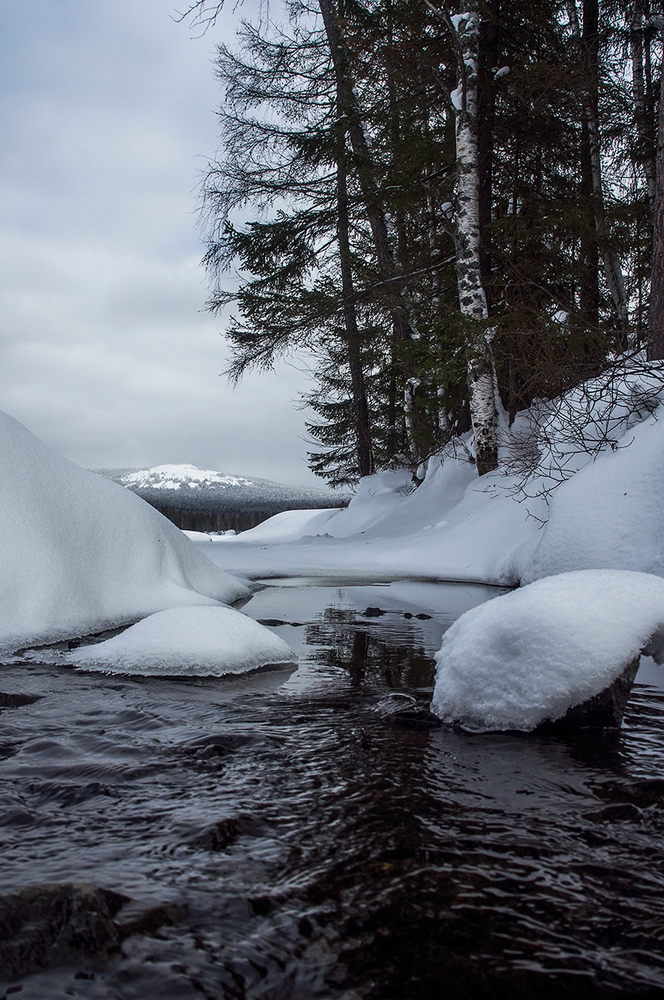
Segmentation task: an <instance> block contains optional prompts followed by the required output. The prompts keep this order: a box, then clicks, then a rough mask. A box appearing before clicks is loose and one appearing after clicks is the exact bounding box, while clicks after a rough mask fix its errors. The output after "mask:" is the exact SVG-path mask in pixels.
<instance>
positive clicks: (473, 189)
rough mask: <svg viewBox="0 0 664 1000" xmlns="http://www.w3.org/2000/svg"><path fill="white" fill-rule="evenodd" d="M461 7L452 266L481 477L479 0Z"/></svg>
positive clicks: (489, 392)
mask: <svg viewBox="0 0 664 1000" xmlns="http://www.w3.org/2000/svg"><path fill="white" fill-rule="evenodd" d="M465 7H466V13H464V14H460V15H457V16H456V18H455V19H454V27H455V30H456V33H457V37H458V41H459V50H460V61H459V86H458V88H457V90H456V91H455V92H454V94H453V95H452V102H453V105H454V109H455V113H456V162H457V213H456V268H457V285H458V289H459V305H460V309H461V313H462V315H463V316H465V317H466V318H467V320H468V330H469V336H468V341H467V345H466V358H467V378H468V391H469V397H470V415H471V420H472V425H473V434H474V437H475V455H476V460H477V472H478V474H479V475H480V476H483V475H484V474H485V473H486V472H490V471H491V470H492V469H495V468H496V467H497V465H498V411H497V406H496V380H495V372H494V366H493V358H492V356H491V350H490V347H489V343H488V340H487V335H486V329H485V325H486V320H487V319H488V310H487V301H486V295H485V292H484V288H483V286H482V280H481V265H480V214H479V187H480V185H479V162H478V148H477V66H478V57H479V13H478V0H471V2H468V3H466V4H465Z"/></svg>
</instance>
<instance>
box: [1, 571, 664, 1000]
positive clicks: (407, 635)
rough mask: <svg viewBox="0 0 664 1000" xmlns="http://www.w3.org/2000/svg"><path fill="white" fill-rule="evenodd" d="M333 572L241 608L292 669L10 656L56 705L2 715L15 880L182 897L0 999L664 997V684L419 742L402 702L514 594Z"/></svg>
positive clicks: (10, 869) (7, 864)
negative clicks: (218, 670)
mask: <svg viewBox="0 0 664 1000" xmlns="http://www.w3.org/2000/svg"><path fill="white" fill-rule="evenodd" d="M316 583H317V586H311V585H310V584H311V581H307V580H299V581H298V580H290V581H270V585H269V586H267V587H266V588H265V589H264V590H261V591H259V592H258V593H257V594H256V595H255V597H254V598H253V599H252V600H251V601H250V602H249V603H248V604H247V605H246V607H245V610H246V612H247V613H249V614H251V615H252V616H253V617H254V618H256V619H258V620H260V621H263V622H265V623H269V627H271V628H273V629H274V630H275V632H277V634H279V635H281V636H283V637H284V638H285V639H286V640H287V641H288V642H289V643H290V644H291V645H292V646H293V647H294V648H295V649H296V650H297V652H298V653H299V655H300V665H299V668H298V669H297V671H294V672H288V671H280V672H268V673H259V674H256V675H253V676H251V677H246V678H243V679H239V680H233V681H224V680H204V681H198V682H191V681H184V680H182V681H173V680H159V679H147V678H144V679H141V678H136V679H126V678H113V677H109V676H103V675H98V674H94V675H91V674H84V673H78V672H74V671H72V670H71V669H68V668H65V667H62V666H55V665H53V664H51V663H49V662H48V655H47V654H44V653H42V654H41V656H40V657H39V660H40V661H41V662H39V661H36V660H35V659H32V660H26V661H25V662H22V663H14V664H8V665H5V666H3V667H2V682H1V683H0V689H1V690H3V691H13V692H18V691H20V692H27V693H30V692H32V693H35V694H40V695H42V696H43V697H42V698H41V699H40V700H38V701H36V702H34V704H31V705H25V706H23V707H20V708H12V709H5V710H3V711H2V712H1V713H0V719H1V721H2V729H1V730H0V782H1V785H0V787H1V792H2V795H1V799H0V845H1V852H0V889H2V890H6V889H9V888H13V887H15V886H20V885H24V884H27V883H33V882H42V881H68V880H76V881H90V882H93V883H95V884H97V885H101V886H105V887H108V888H112V889H115V890H117V891H120V892H123V893H125V894H126V895H128V896H130V897H132V899H133V900H134V902H133V903H132V904H129V908H128V910H129V911H130V912H131V911H132V907H133V912H136V913H140V912H141V911H142V910H145V909H146V908H148V907H153V906H160V907H161V906H163V907H165V909H164V910H163V914H164V917H163V920H161V921H157V925H156V926H155V927H154V928H153V929H152V930H151V931H150V932H148V933H142V934H136V935H133V936H130V937H128V938H127V939H126V940H125V941H124V943H123V946H122V952H121V954H120V955H118V956H117V957H115V958H112V959H111V960H109V961H108V962H107V963H105V964H104V965H100V966H97V967H94V968H92V967H90V968H88V967H87V966H86V967H77V968H65V969H60V970H49V971H47V972H43V973H39V974H35V975H32V976H28V977H25V978H24V979H21V980H18V981H16V982H15V983H13V984H11V985H10V987H9V990H8V991H7V992H6V993H5V994H4V995H5V996H6V997H8V996H10V995H14V994H16V995H17V996H20V998H21V1000H28V998H30V1000H45V998H48V1000H50V998H51V997H54V998H55V997H61V996H62V997H64V996H68V997H69V996H71V997H85V998H100V1000H101V998H104V1000H110V998H113V1000H130V998H141V1000H146V998H149V1000H153V998H158V997H164V998H168V1000H178V998H183V1000H184V998H187V1000H189V998H191V1000H193V998H197V1000H200V998H201V997H207V998H215V1000H216V998H219V1000H221V998H232V1000H282V998H283V1000H286V998H288V1000H316V998H330V1000H356V998H372V1000H373V998H375V1000H378V998H384V1000H429V998H431V1000H434V998H436V1000H440V998H441V997H446V996H449V997H453V998H465V997H469V998H470V997H486V998H492V1000H493V998H503V997H504V998H508V997H509V998H510V1000H513V998H517V1000H518V998H531V997H533V996H537V997H538V1000H546V998H549V997H551V998H554V997H555V998H560V997H579V998H581V997H584V998H589V997H590V998H593V997H606V996H612V995H616V996H653V997H654V996H662V995H664V949H663V947H662V944H663V941H664V851H663V850H662V847H663V846H664V780H663V778H662V777H661V776H662V775H664V739H663V734H664V728H663V722H664V719H663V717H664V690H662V688H661V687H659V686H658V684H657V676H656V675H655V674H646V673H644V674H642V675H641V676H640V678H639V680H640V681H641V682H642V683H638V682H637V685H636V687H635V689H634V692H633V694H632V698H631V701H630V705H629V707H628V711H627V716H626V719H625V723H624V726H623V728H622V730H621V731H620V732H619V733H614V734H609V735H602V734H598V733H590V734H589V733H586V734H580V735H578V736H576V737H574V738H572V737H567V738H562V737H553V736H537V735H519V734H507V733H496V734H484V735H477V734H469V733H465V732H463V731H460V730H457V729H453V728H450V727H444V726H441V727H440V728H437V729H431V730H410V729H404V728H401V727H399V726H396V725H394V724H392V723H391V722H390V716H389V713H388V712H387V711H386V709H385V706H386V705H387V704H389V702H390V699H394V698H395V696H397V697H398V696H399V695H400V694H401V695H403V694H407V695H410V696H412V697H413V698H415V699H416V700H417V701H419V702H421V703H422V704H423V705H426V704H427V703H428V700H429V698H430V694H431V690H432V684H433V653H434V651H435V650H436V649H437V647H438V645H439V644H440V638H441V636H442V634H443V632H444V630H445V628H447V627H448V626H449V624H450V623H451V622H452V621H453V620H454V619H455V618H456V617H458V615H459V614H461V613H462V612H463V611H464V610H466V609H467V608H469V607H472V606H473V605H475V604H477V603H480V602H481V601H483V600H486V599H487V598H489V597H491V596H494V595H495V594H496V593H499V591H496V590H495V589H491V588H483V587H473V586H457V585H450V584H431V583H429V584H427V583H418V582H401V583H395V584H391V585H383V586H371V585H369V584H367V585H366V586H359V585H355V586H344V585H343V584H341V583H339V582H335V581H316ZM645 681H648V682H649V683H644V682H645ZM1 995H2V993H1V991H0V996H1Z"/></svg>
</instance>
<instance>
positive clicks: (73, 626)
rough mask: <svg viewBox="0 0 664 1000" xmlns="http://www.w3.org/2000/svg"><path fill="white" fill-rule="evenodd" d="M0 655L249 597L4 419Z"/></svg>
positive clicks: (160, 522)
mask: <svg viewBox="0 0 664 1000" xmlns="http://www.w3.org/2000/svg"><path fill="white" fill-rule="evenodd" d="M0 468H1V469H2V476H1V478H0V551H1V552H2V562H1V563H0V650H5V651H6V650H9V649H15V648H16V647H19V646H24V645H28V644H35V643H37V642H51V641H55V640H57V639H61V638H65V637H67V636H72V635H81V634H84V633H86V632H91V631H95V630H97V629H101V628H105V627H108V626H111V625H116V624H119V623H121V622H125V621H128V620H129V621H130V620H132V619H136V618H141V617H143V616H145V615H148V614H152V613H153V612H155V611H160V610H162V609H163V608H168V607H172V606H175V605H182V604H213V603H216V602H217V601H224V602H231V601H234V600H238V599H239V598H241V597H246V596H248V594H249V591H248V590H247V588H246V587H244V586H243V584H241V583H239V582H238V581H237V580H234V579H232V578H231V577H230V576H228V575H227V574H226V573H224V572H223V571H222V570H220V569H219V568H218V567H217V566H215V565H213V564H212V563H211V562H210V561H209V560H208V559H207V558H206V557H205V556H204V555H203V554H202V552H200V551H199V550H198V549H197V548H196V546H194V545H193V544H192V543H191V542H190V541H189V540H188V539H187V538H185V537H184V535H183V534H182V533H181V532H180V531H179V530H178V529H177V528H176V527H175V526H174V525H173V524H171V523H170V521H167V520H166V518H165V517H162V515H161V514H159V513H158V512H157V511H156V510H154V509H153V508H152V507H150V506H149V505H148V504H147V503H145V502H144V501H143V500H141V499H139V497H137V496H135V495H134V494H133V493H131V492H130V491H129V490H125V489H123V487H121V486H118V485H116V484H115V483H112V482H110V481H109V480H107V479H104V478H102V477H101V476H96V475H94V474H93V473H91V472H86V471H85V470H84V469H81V468H79V467H78V466H76V465H74V464H73V463H72V462H69V461H67V459H65V458H63V457H62V456H60V455H58V454H56V453H55V452H54V451H52V450H51V449H50V448H48V447H47V446H46V445H45V444H43V443H42V442H41V441H39V440H38V439H37V438H36V437H34V435H32V434H31V433H30V432H29V431H28V430H26V428H25V427H23V426H22V425H21V424H19V423H18V422H17V421H15V420H13V419H12V418H11V417H9V416H7V414H5V413H2V412H0Z"/></svg>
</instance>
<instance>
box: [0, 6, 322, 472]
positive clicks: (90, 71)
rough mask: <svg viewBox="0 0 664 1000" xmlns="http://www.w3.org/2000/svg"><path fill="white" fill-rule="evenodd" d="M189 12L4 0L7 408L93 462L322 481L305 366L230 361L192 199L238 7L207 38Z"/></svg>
mask: <svg viewBox="0 0 664 1000" xmlns="http://www.w3.org/2000/svg"><path fill="white" fill-rule="evenodd" d="M179 9H180V10H182V9H183V8H182V6H180V8H179ZM247 9H248V8H247V6H245V7H244V8H243V10H244V11H245V12H246V11H247ZM177 10H178V6H177V0H140V2H139V3H137V2H136V0H110V2H109V0H57V3H54V2H53V0H20V2H19V3H16V2H15V0H0V114H1V116H2V121H3V128H2V130H0V352H1V363H0V408H1V409H4V410H6V411H7V412H8V413H10V414H11V415H12V416H13V417H15V418H16V419H17V420H20V421H21V422H22V423H24V424H25V425H26V426H27V427H28V428H29V429H30V430H31V431H33V433H35V434H36V435H37V436H38V437H40V438H41V439H42V440H43V441H46V442H47V443H48V444H49V445H51V446H53V447H54V448H56V449H57V450H58V451H60V452H61V453H62V454H64V455H66V456H67V457H68V458H70V459H72V460H73V461H74V462H77V463H78V464H79V465H83V466H85V467H88V468H117V467H136V468H139V467H140V468H145V467H151V466H154V465H159V464H165V463H183V462H189V463H192V464H194V465H198V466H201V467H204V468H211V469H217V470H221V471H224V472H229V473H239V474H243V475H248V476H262V477H264V478H266V479H275V480H277V481H280V482H284V483H292V484H295V485H298V484H309V485H319V486H322V485H323V484H322V482H321V481H320V480H317V479H316V478H315V477H314V476H313V475H312V474H311V473H310V472H309V471H308V469H307V466H306V451H307V444H306V433H305V429H304V420H305V415H304V413H303V412H302V411H301V410H300V409H299V408H298V406H297V400H298V395H299V392H300V391H301V390H302V389H304V388H306V385H307V382H306V375H305V374H304V372H303V369H304V367H305V365H304V363H303V362H298V361H296V360H294V359H291V360H290V361H288V362H286V363H282V364H280V365H279V366H278V368H277V369H276V370H275V372H274V373H267V374H263V373H256V374H252V375H250V376H248V377H245V379H244V380H243V382H242V383H241V384H240V386H239V387H237V388H235V389H233V388H232V387H231V386H230V385H229V384H228V382H227V379H226V378H225V377H224V376H223V371H224V369H225V367H226V364H227V359H228V348H227V346H226V342H225V340H224V338H223V329H224V323H225V320H224V318H223V317H222V318H219V317H217V318H213V317H210V316H209V315H208V314H207V313H206V312H205V311H204V304H205V300H206V298H207V284H206V276H205V273H204V271H203V269H202V268H201V267H200V263H199V262H200V258H201V256H202V253H203V248H202V246H201V243H200V237H199V233H198V230H197V225H196V223H197V219H196V204H197V192H198V186H199V183H200V178H201V175H202V171H203V170H204V168H205V165H206V162H207V161H208V159H209V158H210V157H213V156H214V154H215V152H216V151H217V149H218V147H219V142H220V138H219V134H218V126H217V119H216V116H215V113H214V112H215V109H216V108H217V107H218V106H219V103H220V101H221V99H222V94H221V90H220V88H219V85H218V83H217V81H216V80H215V78H214V74H213V66H212V61H213V55H214V49H215V44H216V43H218V42H219V41H222V40H223V41H230V40H232V37H233V33H234V26H235V24H236V23H237V14H234V13H233V8H232V6H228V9H227V10H224V12H223V13H222V15H221V17H220V19H219V21H218V23H217V25H216V26H215V27H214V28H213V29H212V30H210V31H208V33H207V34H206V35H204V36H202V37H201V36H200V35H199V37H196V32H194V31H192V30H191V28H190V27H188V26H187V25H186V24H183V23H177V21H176V19H175V17H176V14H177ZM242 12H243V11H242V9H241V10H240V13H242Z"/></svg>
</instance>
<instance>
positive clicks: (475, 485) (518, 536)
mask: <svg viewBox="0 0 664 1000" xmlns="http://www.w3.org/2000/svg"><path fill="white" fill-rule="evenodd" d="M503 479H504V477H503V476H502V474H501V473H495V474H492V475H490V476H485V477H483V478H482V479H481V480H479V479H478V478H477V475H476V473H475V468H474V466H473V465H471V464H470V463H469V462H467V461H463V460H461V459H456V458H452V457H449V458H447V459H446V460H445V461H444V462H442V463H441V461H440V459H437V460H432V461H431V463H430V465H429V471H428V473H427V476H426V479H425V481H424V483H422V485H421V486H420V487H418V489H417V490H413V489H412V484H411V483H410V481H409V477H408V474H407V473H393V472H383V473H379V474H378V475H376V476H371V477H367V478H366V479H364V480H363V481H362V483H361V484H360V489H359V490H358V493H357V495H356V496H355V497H354V498H353V500H352V501H351V503H350V505H349V506H348V508H345V509H341V510H333V511H316V512H308V513H306V512H304V511H297V512H288V513H285V514H280V515H277V516H276V517H274V518H271V519H270V520H269V521H265V522H264V523H263V524H260V525H259V526H258V527H257V528H254V529H253V530H251V531H246V532H243V533H242V534H241V535H239V536H238V537H237V538H230V539H229V538H223V539H220V540H219V541H216V540H214V541H213V540H212V539H210V538H209V537H207V536H204V535H202V536H198V537H197V536H195V535H194V533H190V537H191V538H196V537H197V541H198V544H199V545H200V546H201V547H202V548H203V550H204V551H205V552H207V554H208V555H209V556H210V558H211V559H213V560H214V561H215V562H217V563H218V564H219V565H221V566H224V567H225V568H226V569H229V570H230V571H234V572H240V573H243V574H246V575H248V576H250V577H253V578H260V577H268V576H281V575H289V574H294V575H302V576H318V577H324V576H338V577H343V578H345V579H368V578H375V579H395V578H399V577H410V578H421V579H434V580H458V581H462V582H476V583H491V584H496V585H510V584H516V583H518V582H519V580H520V577H521V573H522V572H523V570H524V568H525V566H526V564H527V563H528V562H529V561H530V558H531V557H532V555H533V552H534V551H535V549H536V547H537V545H538V544H539V542H540V539H541V537H542V532H541V524H540V522H539V521H538V520H536V519H535V518H533V517H531V516H530V514H529V510H528V509H527V508H526V507H525V506H524V505H523V504H519V503H517V502H515V500H514V499H512V498H511V497H510V496H508V495H507V494H506V493H505V491H504V490H503V489H502V485H503ZM540 507H541V510H542V513H543V514H544V516H546V505H545V504H544V503H543V502H542V503H541V504H540ZM532 508H533V505H531V508H530V509H531V510H532Z"/></svg>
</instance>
